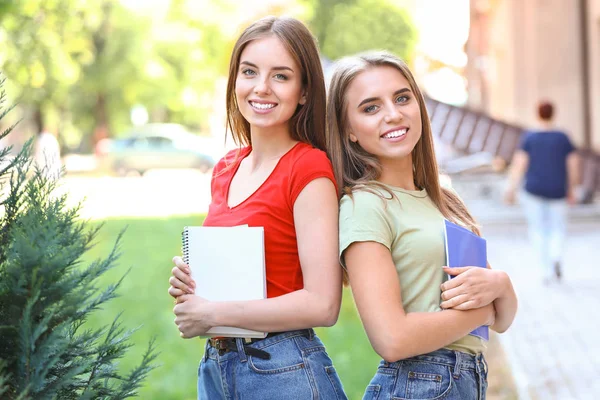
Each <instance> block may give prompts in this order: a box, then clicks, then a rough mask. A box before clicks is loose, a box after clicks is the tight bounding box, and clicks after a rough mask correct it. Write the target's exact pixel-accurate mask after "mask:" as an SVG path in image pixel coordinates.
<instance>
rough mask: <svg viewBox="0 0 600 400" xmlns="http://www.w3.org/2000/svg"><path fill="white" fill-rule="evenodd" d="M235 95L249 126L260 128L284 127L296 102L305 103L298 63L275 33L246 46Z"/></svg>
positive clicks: (295, 106) (296, 105)
mask: <svg viewBox="0 0 600 400" xmlns="http://www.w3.org/2000/svg"><path fill="white" fill-rule="evenodd" d="M235 95H236V99H237V103H238V106H239V109H240V112H241V113H242V116H243V117H244V118H245V119H246V120H247V121H248V122H249V123H250V126H251V127H253V128H261V129H277V128H282V127H283V128H285V129H287V126H288V125H287V123H288V121H289V120H290V119H291V118H292V116H293V115H294V112H295V111H296V108H297V107H298V104H304V103H305V102H306V97H305V95H304V93H303V88H302V73H301V71H300V66H298V65H297V64H296V62H295V61H294V59H293V58H292V56H291V55H290V53H289V52H288V51H287V49H286V48H285V47H284V45H283V43H281V41H280V40H279V39H278V38H277V37H276V36H274V35H273V36H268V37H265V38H262V39H257V40H253V41H252V42H250V43H248V45H246V47H245V48H244V50H243V51H242V54H241V55H240V67H239V70H238V72H237V78H236V82H235Z"/></svg>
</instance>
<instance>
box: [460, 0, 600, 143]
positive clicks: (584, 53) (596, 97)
mask: <svg viewBox="0 0 600 400" xmlns="http://www.w3.org/2000/svg"><path fill="white" fill-rule="evenodd" d="M466 51H467V56H468V60H469V61H468V64H467V68H466V77H467V80H468V99H469V100H468V106H469V108H472V109H476V110H480V111H482V112H485V113H487V114H488V115H490V116H492V117H493V118H498V119H502V120H505V121H507V122H511V123H515V124H518V125H522V126H523V127H535V126H536V123H537V119H536V113H535V110H536V104H537V103H538V101H539V100H540V99H547V100H550V101H552V102H553V103H554V104H555V105H556V107H557V115H556V123H557V125H558V126H560V127H562V128H563V129H565V130H566V131H568V132H569V134H570V136H571V138H572V139H573V141H574V143H575V144H576V145H577V147H579V148H580V149H582V150H584V151H594V152H595V153H597V154H598V153H600V0H471V2H470V33H469V40H468V42H467V45H466Z"/></svg>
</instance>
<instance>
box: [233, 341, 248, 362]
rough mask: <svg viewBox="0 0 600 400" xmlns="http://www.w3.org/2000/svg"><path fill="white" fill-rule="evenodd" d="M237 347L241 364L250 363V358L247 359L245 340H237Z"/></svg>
mask: <svg viewBox="0 0 600 400" xmlns="http://www.w3.org/2000/svg"><path fill="white" fill-rule="evenodd" d="M235 345H236V347H237V351H238V354H239V356H240V362H246V361H248V357H246V351H245V350H244V338H235Z"/></svg>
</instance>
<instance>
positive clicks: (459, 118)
mask: <svg viewBox="0 0 600 400" xmlns="http://www.w3.org/2000/svg"><path fill="white" fill-rule="evenodd" d="M425 103H426V106H427V111H428V112H429V118H430V120H431V129H432V132H433V135H434V136H436V137H437V138H438V139H439V140H441V141H442V142H443V143H445V144H447V145H450V146H451V147H452V149H454V150H456V151H458V152H461V153H462V154H464V155H465V156H468V155H473V154H487V155H488V156H489V158H488V160H490V162H491V160H492V159H494V158H500V159H502V160H504V162H505V163H506V165H508V164H510V162H511V160H512V158H513V156H514V153H515V151H516V150H517V149H518V147H519V144H520V142H521V136H522V135H523V133H524V131H525V129H524V128H523V127H521V126H518V125H515V124H509V123H506V122H503V121H500V120H497V119H494V118H491V117H490V116H489V115H487V114H485V113H482V112H480V111H474V110H471V109H469V108H466V107H457V106H453V105H450V104H446V103H442V102H440V101H437V100H434V99H432V98H430V97H427V96H425ZM579 155H580V157H581V166H582V169H581V171H582V176H581V183H582V187H583V189H584V192H585V193H586V195H585V196H584V202H587V201H591V200H592V197H593V194H594V192H595V191H599V190H600V155H599V154H597V153H594V152H593V151H591V150H579ZM467 165H468V163H467ZM586 200H587V201H586Z"/></svg>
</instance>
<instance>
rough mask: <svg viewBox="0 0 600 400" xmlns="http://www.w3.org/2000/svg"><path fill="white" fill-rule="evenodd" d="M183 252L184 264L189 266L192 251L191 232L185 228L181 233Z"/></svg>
mask: <svg viewBox="0 0 600 400" xmlns="http://www.w3.org/2000/svg"><path fill="white" fill-rule="evenodd" d="M181 251H182V253H183V262H184V263H186V264H188V265H189V261H190V249H189V232H188V227H187V226H186V227H185V228H183V232H181Z"/></svg>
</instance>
